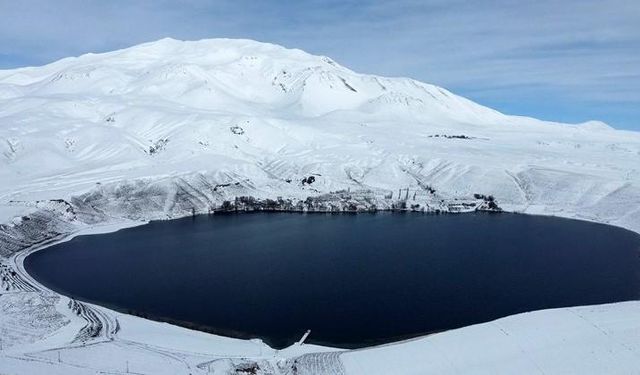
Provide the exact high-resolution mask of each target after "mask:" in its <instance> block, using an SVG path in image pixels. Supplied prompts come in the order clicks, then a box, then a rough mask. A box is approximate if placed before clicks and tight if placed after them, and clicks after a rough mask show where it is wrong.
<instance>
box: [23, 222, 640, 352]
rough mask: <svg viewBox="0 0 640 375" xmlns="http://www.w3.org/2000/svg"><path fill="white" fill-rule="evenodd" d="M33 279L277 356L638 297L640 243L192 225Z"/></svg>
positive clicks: (516, 229) (604, 237)
mask: <svg viewBox="0 0 640 375" xmlns="http://www.w3.org/2000/svg"><path fill="white" fill-rule="evenodd" d="M25 267H26V269H27V271H28V272H29V273H30V274H31V275H33V276H34V277H35V278H36V279H37V280H39V281H40V282H42V283H43V284H44V285H46V286H48V287H50V288H51V289H54V290H56V291H58V292H60V293H63V294H66V295H68V296H73V297H75V298H78V299H81V300H85V301H92V302H96V303H99V304H102V305H105V306H108V307H111V308H115V309H118V310H120V311H125V312H134V313H137V314H142V315H145V316H148V317H149V318H152V319H157V320H166V321H171V322H178V323H181V324H184V325H189V326H192V327H197V328H199V329H203V330H207V331H211V332H216V333H219V334H223V335H230V336H236V337H260V338H262V339H263V340H265V341H266V342H267V343H269V344H271V345H273V346H275V347H284V346H287V345H288V344H291V343H293V342H295V341H296V340H298V339H299V338H300V337H301V336H302V335H303V333H304V332H305V331H306V330H307V329H311V335H310V336H309V339H308V340H307V342H312V343H318V344H325V345H332V346H338V347H362V346H368V345H373V344H378V343H383V342H390V341H394V340H398V339H403V338H408V337H412V336H417V335H422V334H427V333H430V332H436V331H441V330H446V329H452V328H458V327H462V326H466V325H470V324H474V323H480V322H486V321H489V320H492V319H496V318H500V317H504V316H507V315H511V314H515V313H519V312H525V311H531V310H538V309H544V308H552V307H564V306H574V305H586V304H598V303H606V302H616V301H625V300H633V299H639V297H640V236H638V235H637V234H635V233H632V232H630V231H626V230H623V229H619V228H615V227H611V226H605V225H600V224H593V223H588V222H581V221H574V220H566V219H559V218H550V217H541V216H528V215H515V214H488V213H472V214H460V215H425V214H418V213H404V214H403V213H378V214H358V215H353V214H333V215H331V214H297V213H251V214H222V215H211V216H197V217H194V218H185V219H178V220H171V221H162V222H152V223H150V224H148V225H144V226H140V227H135V228H130V229H125V230H121V231H118V232H115V233H110V234H101V235H91V236H80V237H76V238H74V239H73V240H71V241H69V242H65V243H62V244H59V245H56V246H53V247H51V248H48V249H45V250H42V251H39V252H36V253H34V254H32V255H30V256H28V257H27V258H26V260H25Z"/></svg>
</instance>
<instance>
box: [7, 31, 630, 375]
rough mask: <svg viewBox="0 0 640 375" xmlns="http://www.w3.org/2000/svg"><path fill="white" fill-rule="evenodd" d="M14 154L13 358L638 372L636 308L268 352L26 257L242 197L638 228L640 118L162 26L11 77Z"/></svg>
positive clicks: (324, 368)
mask: <svg viewBox="0 0 640 375" xmlns="http://www.w3.org/2000/svg"><path fill="white" fill-rule="evenodd" d="M0 151H2V153H1V154H0V222H4V223H5V225H2V226H0V263H1V264H2V266H0V275H1V276H2V284H1V286H2V288H0V289H2V291H1V292H0V293H2V294H0V333H1V334H0V337H1V340H2V341H1V342H0V343H1V344H2V349H1V350H0V373H9V374H14V373H16V374H34V373H43V374H56V373H60V374H74V373H78V374H85V373H86V374H94V373H96V372H110V373H123V372H126V371H127V366H128V370H129V372H135V373H149V374H151V373H153V374H162V373H167V374H169V373H171V374H173V373H185V374H186V373H194V374H195V373H207V372H210V371H214V370H215V371H219V372H218V373H233V372H234V371H239V372H240V373H252V372H257V373H265V374H266V373H273V374H294V373H298V374H305V373H323V374H324V373H327V374H328V373H336V374H342V373H346V374H351V373H363V374H376V373H381V374H389V373H535V372H540V373H576V374H586V373H594V374H599V373H625V374H628V373H634V371H636V372H637V371H638V370H636V369H637V368H640V357H639V352H638V350H639V349H638V345H639V344H638V342H640V340H639V339H640V337H639V336H640V318H638V316H640V315H639V314H638V313H639V312H640V311H638V310H640V303H639V302H629V303H622V304H613V305H604V306H596V307H579V308H567V309H558V310H549V311H541V312H535V313H530V314H522V315H517V316H513V317H509V318H505V319H501V320H498V321H496V322H492V323H487V324H481V325H477V326H472V327H467V328H463V329H460V330H454V331H450V332H445V333H441V334H437V335H433V336H429V337H425V338H421V339H417V340H411V341H409V342H403V343H398V344H394V345H387V346H383V347H378V348H371V349H365V350H357V351H347V352H336V351H335V350H332V349H329V348H319V347H315V346H308V345H301V346H294V347H292V348H290V349H287V350H285V351H280V352H275V351H274V350H272V349H270V348H268V347H266V346H265V345H264V344H262V343H261V342H258V341H242V340H233V339H228V338H222V337H216V336H212V335H207V334H204V333H199V332H193V331H189V330H186V329H182V328H178V327H173V326H170V325H166V324H159V323H154V322H149V321H146V320H143V319H139V318H135V317H131V316H125V315H122V314H118V313H115V312H113V311H110V310H107V309H104V308H101V307H98V306H93V305H89V304H83V303H80V302H77V301H69V300H68V299H67V298H66V297H62V296H58V295H56V294H54V293H52V292H50V291H48V290H46V289H44V288H43V287H41V286H40V285H38V283H37V282H35V280H32V279H31V278H30V276H29V275H27V274H26V273H25V272H24V270H23V269H22V265H21V264H22V263H21V262H22V259H24V256H26V254H28V253H29V252H30V251H34V250H37V249H40V248H43V247H44V246H46V245H48V244H51V243H53V242H55V241H59V240H64V239H66V238H69V237H70V236H73V235H76V234H78V233H87V232H97V231H111V230H115V229H117V228H120V227H125V226H130V225H138V224H141V223H144V222H145V221H148V220H150V219H159V218H175V217H180V216H184V215H190V214H193V213H207V212H211V211H217V210H234V209H283V210H302V211H309V210H320V211H336V210H337V211H362V210H376V209H412V210H419V211H444V212H464V211H470V210H476V209H495V203H496V202H497V204H498V205H499V206H500V207H501V208H502V209H506V210H510V211H519V212H526V213H536V214H545V215H559V216H565V217H573V218H581V219H585V220H592V221H597V222H602V223H610V224H613V225H618V226H622V227H625V228H628V229H631V230H634V231H636V232H640V187H639V186H640V184H639V182H640V170H639V168H638V166H639V165H640V134H638V133H634V132H624V131H618V130H613V129H611V128H609V127H608V126H606V125H605V124H602V123H598V122H589V123H585V124H580V125H567V124H557V123H549V122H542V121H538V120H534V119H529V118H522V117H515V116H507V115H504V114H501V113H498V112H496V111H493V110H491V109H489V108H486V107H482V106H480V105H477V104H475V103H472V102H470V101H468V100H466V99H464V98H461V97H458V96H456V95H454V94H452V93H450V92H448V91H446V90H444V89H442V88H439V87H436V86H432V85H428V84H424V83H421V82H417V81H414V80H410V79H405V78H385V77H377V76H370V75H362V74H358V73H355V72H353V71H350V70H349V69H347V68H344V67H342V66H340V65H338V64H337V63H335V62H334V61H332V60H331V59H329V58H326V57H318V56H312V55H309V54H306V53H304V52H302V51H299V50H287V49H284V48H282V47H279V46H274V45H269V44H262V43H257V42H253V41H246V40H207V41H199V42H180V41H175V40H171V39H165V40H161V41H158V42H155V43H148V44H144V45H140V46H136V47H132V48H130V49H125V50H121V51H115V52H111V53H107V54H99V55H93V54H89V55H84V56H81V57H78V58H68V59H64V60H61V61H58V62H55V63H53V64H50V65H47V66H44V67H37V68H23V69H16V70H9V71H0ZM490 195H491V196H493V197H495V201H494V200H493V198H491V199H489V196H490ZM240 197H242V198H240Z"/></svg>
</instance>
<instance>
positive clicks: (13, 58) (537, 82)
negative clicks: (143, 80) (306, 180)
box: [0, 0, 640, 130]
mask: <svg viewBox="0 0 640 375" xmlns="http://www.w3.org/2000/svg"><path fill="white" fill-rule="evenodd" d="M167 36H169V37H173V38H176V39H202V38H214V37H230V38H236V37H237V38H251V39H256V40H260V41H266V42H272V43H277V44H281V45H284V46H286V47H296V48H301V49H304V50H306V51H308V52H311V53H315V54H322V55H327V56H330V57H332V58H333V59H335V60H337V61H338V62H340V63H341V64H343V65H345V66H347V67H349V68H351V69H353V70H355V71H358V72H363V73H374V74H380V75H389V76H408V77H412V78H416V79H419V80H421V81H425V82H429V83H434V84H437V85H441V86H444V87H446V88H448V89H450V90H452V91H454V92H456V93H458V94H460V95H463V96H466V97H468V98H470V99H472V100H475V101H477V102H479V103H481V104H485V105H488V106H490V107H493V108H496V109H498V110H500V111H503V112H506V113H511V114H521V115H528V116H534V117H538V118H542V119H548V120H557V121H566V122H581V121H586V120H590V119H599V120H603V121H605V122H607V123H609V124H610V125H612V126H614V127H617V128H625V129H633V130H640V0H600V1H596V0H562V1H559V0H553V1H551V0H538V1H527V0H476V1H458V0H448V1H445V0H395V1H365V0H359V1H356V0H343V1H335V0H325V1H320V0H309V1H304V0H299V1H289V0H262V1H259V0H255V1H248V0H220V1H203V0H184V1H179V2H178V1H164V0H149V1H120V0H112V1H91V0H84V1H81V0H77V1H69V0H56V1H46V0H42V1H38V0H20V1H15V0H0V69H3V68H13V67H18V66H25V65H42V64H45V63H48V62H51V61H54V60H57V59H59V58H63V57H66V56H70V55H79V54H82V53H86V52H103V51H109V50H113V49H117V48H123V47H128V46H130V45H134V44H137V43H141V42H146V41H151V40H156V39H160V38H163V37H167Z"/></svg>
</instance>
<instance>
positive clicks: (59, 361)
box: [58, 349, 62, 363]
mask: <svg viewBox="0 0 640 375" xmlns="http://www.w3.org/2000/svg"><path fill="white" fill-rule="evenodd" d="M58 363H62V361H61V360H60V350H59V349H58Z"/></svg>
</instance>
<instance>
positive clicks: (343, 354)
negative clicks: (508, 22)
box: [0, 211, 640, 374]
mask: <svg viewBox="0 0 640 375" xmlns="http://www.w3.org/2000/svg"><path fill="white" fill-rule="evenodd" d="M507 212H509V211H507ZM516 212H517V211H516ZM185 216H189V214H185V215H182V216H179V217H185ZM545 216H548V215H545ZM179 217H176V216H174V217H171V218H166V219H175V218H179ZM570 218H572V219H576V217H570ZM160 219H163V218H160ZM578 219H579V218H578ZM588 221H592V222H597V221H595V220H588ZM148 222H149V221H136V220H119V221H109V222H106V223H94V224H89V225H81V226H78V227H76V230H75V231H72V232H69V233H60V234H59V235H58V236H56V237H54V238H50V239H48V240H46V241H44V242H40V243H36V244H32V245H30V246H28V247H26V248H24V249H23V250H21V251H18V252H16V253H14V254H13V255H12V256H10V257H9V258H8V259H7V260H8V263H10V264H11V265H13V266H14V267H15V269H16V270H17V273H18V276H19V277H21V278H22V279H24V281H26V282H27V284H29V285H31V286H33V287H34V288H35V289H36V290H35V291H34V292H36V293H40V294H43V295H46V296H48V297H52V298H53V297H55V298H57V299H58V301H57V302H56V304H55V309H56V311H57V312H58V313H61V314H62V315H63V316H66V317H67V319H69V321H72V320H78V318H79V319H80V320H83V321H81V322H77V321H76V322H75V323H73V322H71V323H69V324H67V326H73V325H74V324H75V326H76V329H77V327H80V326H81V324H84V325H82V326H81V327H80V329H79V331H78V332H77V333H76V336H75V337H73V338H72V340H71V342H70V343H68V344H67V346H65V348H66V349H64V350H71V348H80V349H75V350H82V349H81V348H83V347H86V345H88V344H89V345H102V344H109V343H113V342H119V341H123V342H129V340H128V338H122V337H120V335H119V333H120V329H122V327H123V326H124V327H127V325H128V324H131V322H133V324H132V325H135V326H138V325H145V324H149V323H147V322H149V321H147V320H144V319H142V318H137V317H132V316H127V315H126V314H123V313H120V312H116V311H113V310H110V309H108V308H105V307H102V306H99V305H94V304H89V303H84V302H79V303H80V304H81V305H80V306H81V308H78V307H77V306H74V307H69V306H70V305H71V303H72V302H71V300H70V299H69V298H68V297H65V296H61V295H59V294H58V293H56V292H53V291H51V290H49V289H48V288H46V287H44V286H43V285H41V284H40V283H39V282H37V280H35V279H34V278H33V277H32V276H31V275H29V274H28V273H27V272H26V270H25V269H24V265H23V261H24V259H25V258H26V257H27V256H28V255H29V254H31V253H33V252H36V251H39V250H42V249H45V248H47V247H49V246H52V245H55V244H58V243H61V242H65V241H68V240H70V239H72V238H74V237H76V236H79V235H89V234H99V233H108V232H114V231H117V230H120V229H124V228H129V227H133V226H137V225H144V224H146V223H148ZM600 224H607V223H600ZM608 225H611V224H608ZM624 229H627V230H629V229H628V228H624ZM632 232H635V231H632ZM635 233H638V232H635ZM76 302H77V301H76ZM65 304H66V306H65ZM608 307H610V308H611V309H612V310H614V311H615V310H618V309H619V308H625V309H628V308H633V309H634V311H635V310H636V309H637V310H638V311H640V302H620V303H614V304H607V305H597V306H584V307H576V308H563V309H551V310H540V311H537V312H532V313H523V314H517V315H513V316H510V317H506V318H501V319H498V320H496V321H492V322H488V323H483V324H479V325H473V326H468V327H463V328H460V329H456V330H452V331H445V332H442V333H438V334H434V335H429V336H420V337H416V338H412V339H408V340H402V341H398V342H394V343H389V344H384V345H380V346H374V347H369V348H363V349H356V350H348V351H343V350H341V349H335V348H328V347H318V346H315V345H294V346H293V347H290V348H287V349H284V350H282V351H276V350H273V349H272V348H270V347H268V346H267V345H265V344H264V343H262V342H261V341H260V340H240V339H233V338H227V337H222V336H216V335H211V334H206V333H201V332H194V331H190V330H188V329H184V328H178V327H175V326H170V327H172V328H171V329H173V330H175V329H178V330H184V331H185V332H188V333H187V335H191V334H193V333H195V335H196V336H200V335H205V336H211V337H210V339H212V340H214V341H217V343H216V345H223V346H224V345H227V344H228V345H229V346H231V347H234V346H236V345H237V343H238V342H239V341H240V342H245V343H246V344H249V348H250V349H249V352H252V351H255V349H256V348H259V349H258V350H259V355H255V353H253V355H251V354H248V353H244V354H241V355H239V357H241V358H244V359H242V360H238V359H237V357H238V355H230V356H228V358H226V359H224V360H223V358H222V357H224V356H220V355H217V356H216V358H217V359H216V360H215V363H216V366H218V365H220V364H221V363H222V362H228V363H226V364H224V366H226V367H229V366H231V367H229V368H243V366H253V365H254V364H255V365H256V366H258V367H257V368H266V366H273V363H276V362H282V361H284V362H285V363H286V365H284V367H283V369H282V371H281V372H280V373H283V374H284V373H287V372H286V371H289V370H291V368H293V366H296V367H297V366H300V363H306V362H309V363H314V364H317V362H318V361H321V362H323V363H325V365H326V366H328V368H331V369H332V370H331V372H328V373H336V374H346V373H351V372H350V371H348V370H349V369H350V367H349V366H347V367H345V365H344V363H343V362H344V361H343V360H342V359H343V358H352V357H357V356H358V355H359V354H358V353H376V354H375V356H376V357H379V356H381V357H388V356H387V354H386V352H385V353H383V354H382V355H381V354H380V351H381V350H385V348H390V349H388V352H389V355H390V356H391V357H392V358H393V357H394V356H397V357H398V358H400V357H402V355H399V354H398V351H399V350H400V351H403V349H402V348H403V347H405V346H407V348H406V349H407V351H409V352H411V351H413V350H415V348H414V346H416V345H417V346H422V343H423V341H425V340H428V339H429V338H433V337H435V336H441V335H445V336H446V335H447V334H448V333H450V332H454V331H455V332H458V331H460V332H464V331H465V330H467V331H473V330H476V329H478V327H481V326H486V325H495V324H498V323H497V322H500V321H503V320H505V319H506V320H513V319H518V317H528V316H530V315H532V314H533V315H536V314H541V315H548V314H549V313H550V312H553V311H572V309H578V310H581V309H596V310H598V309H607V308H608ZM74 308H75V309H76V310H73V309H74ZM65 309H66V310H67V311H62V312H61V311H60V310H65ZM70 309H71V310H72V311H77V310H78V309H81V310H82V311H83V312H82V314H78V313H77V312H75V313H76V314H77V315H76V317H73V316H72V315H73V314H69V310H70ZM572 314H573V312H572ZM121 320H124V321H126V323H125V324H124V325H122V324H121V322H120V321H121ZM140 321H144V323H141V322H140ZM150 324H151V325H153V326H156V327H162V328H157V329H159V330H162V329H164V328H166V326H169V325H168V324H163V323H156V322H151V323H150ZM638 324H639V326H640V321H639V322H638ZM96 327H98V328H96ZM474 327H475V328H474ZM125 330H126V328H125ZM83 331H84V336H82V334H83ZM95 332H98V334H97V335H95V336H92V334H94V333H95ZM455 332H454V333H455ZM460 332H458V334H459V333H460ZM69 334H70V333H69V332H66V336H67V340H68V339H69ZM182 334H184V332H183V333H182ZM55 335H56V332H54V333H53V334H52V336H55ZM46 341H47V340H46V339H45V340H44V342H45V343H46ZM49 341H50V340H49ZM38 344H39V343H38V341H36V342H34V343H30V344H27V345H18V346H17V347H16V348H14V350H10V351H9V353H11V354H12V355H14V356H15V355H16V354H18V355H20V354H21V355H23V356H26V357H29V355H28V354H27V353H26V352H25V350H24V349H27V350H28V351H30V350H33V349H36V350H41V349H42V348H41V347H40V348H39V346H40V345H38ZM155 344H156V345H157V344H158V343H155ZM161 346H162V345H161ZM20 347H23V350H18V349H20ZM165 349H166V348H165ZM639 349H640V348H639ZM47 350H50V349H47ZM181 350H183V349H181V348H175V347H174V348H171V349H169V351H178V352H179V351H181ZM244 350H246V349H244ZM423 350H426V348H422V349H420V352H421V353H422V351H423ZM349 353H353V354H349ZM247 354H248V355H247ZM423 354H426V353H423ZM3 355H5V353H3V352H2V351H0V356H3ZM365 357H369V355H368V354H367V355H366V356H365ZM328 358H330V359H328ZM305 361H306V362H305ZM347 362H348V361H347ZM366 362H369V361H368V360H367V361H366ZM392 362H393V361H392ZM212 363H213V362H211V363H209V364H208V365H206V366H204V367H202V366H201V367H197V366H196V368H198V369H205V370H206V371H209V370H210V369H211V366H212ZM199 365H202V363H200V364H199ZM224 366H223V367H224ZM310 366H311V367H313V366H312V365H310ZM383 367H384V366H383ZM1 369H2V367H1V366H0V370H1ZM287 369H288V370H287ZM285 370H286V371H285ZM398 370H399V371H400V372H402V371H401V368H398ZM205 373H206V372H205ZM373 373H375V371H374V372H373Z"/></svg>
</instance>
